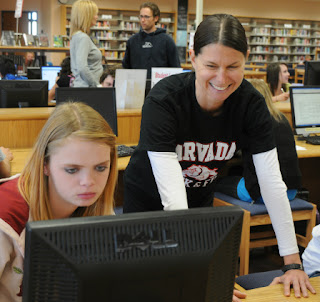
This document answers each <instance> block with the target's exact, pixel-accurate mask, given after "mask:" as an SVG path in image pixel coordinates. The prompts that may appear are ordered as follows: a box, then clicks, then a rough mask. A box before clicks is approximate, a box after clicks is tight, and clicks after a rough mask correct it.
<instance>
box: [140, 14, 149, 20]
mask: <svg viewBox="0 0 320 302" xmlns="http://www.w3.org/2000/svg"><path fill="white" fill-rule="evenodd" d="M151 17H152V16H146V15H140V16H139V19H140V20H141V19H146V20H149V19H150V18H151Z"/></svg>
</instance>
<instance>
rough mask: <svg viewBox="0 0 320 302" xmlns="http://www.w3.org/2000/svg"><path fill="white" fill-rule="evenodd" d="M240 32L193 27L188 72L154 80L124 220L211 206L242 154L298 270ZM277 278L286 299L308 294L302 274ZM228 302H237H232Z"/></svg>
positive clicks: (236, 25)
mask: <svg viewBox="0 0 320 302" xmlns="http://www.w3.org/2000/svg"><path fill="white" fill-rule="evenodd" d="M248 55H249V52H248V45H247V38H246V35H245V30H244V28H243V26H242V25H241V23H240V22H239V20H238V19H236V18H235V17H233V16H231V15H226V14H216V15H212V16H209V17H207V18H205V19H204V20H203V21H202V22H201V24H200V25H199V26H198V28H197V31H196V33H195V37H194V47H193V49H191V50H190V59H191V62H192V65H193V68H194V70H195V72H191V73H181V74H177V75H173V76H170V77H167V78H165V79H163V80H161V81H160V82H159V83H157V85H155V86H154V87H153V89H152V90H151V91H150V93H149V95H148V97H147V98H146V101H145V102H144V105H143V109H142V120H141V131H140V140H139V144H138V147H137V149H136V150H135V152H134V154H133V155H132V156H131V159H130V162H129V165H128V167H127V169H126V171H125V175H124V208H123V209H124V212H126V213H127V212H139V211H140V212H141V211H152V210H161V209H164V210H175V209H187V208H192V207H206V206H212V203H213V198H214V181H215V179H216V177H217V175H218V173H220V169H221V168H222V167H223V166H224V165H225V164H226V162H227V161H228V160H230V159H231V158H232V157H233V155H234V153H235V152H236V151H237V150H239V149H241V150H242V152H243V154H253V155H252V160H253V163H254V166H255V169H256V173H257V177H258V182H259V186H260V189H261V194H262V197H263V200H264V202H265V204H266V205H267V208H268V211H269V214H270V217H271V221H272V224H273V228H274V229H275V233H276V236H277V239H278V246H279V251H280V255H281V256H283V257H284V263H285V265H289V264H296V266H299V265H301V259H300V256H299V249H298V246H297V241H296V235H295V230H294V225H293V220H292V214H291V209H290V204H289V201H288V197H287V193H286V186H285V184H284V182H283V180H282V177H281V173H280V169H279V162H278V159H277V150H276V145H275V142H274V137H273V131H272V120H271V117H270V113H269V111H268V108H267V106H266V103H265V101H264V99H263V97H262V95H261V94H260V93H259V92H258V91H257V90H256V89H254V88H253V87H252V85H251V84H250V83H248V82H247V81H246V80H245V79H243V76H244V66H245V62H246V59H247V57H248ZM289 268H290V267H288V266H286V267H285V269H288V270H287V272H286V273H285V274H284V276H283V277H282V279H281V281H282V282H283V283H284V293H285V295H290V285H291V284H294V290H295V295H296V296H300V295H301V293H302V295H303V296H306V295H307V290H306V289H309V290H311V291H312V292H314V289H313V287H312V286H311V284H310V282H309V280H308V276H307V275H306V273H305V272H303V271H302V270H297V269H295V270H293V269H289ZM234 301H238V298H237V297H234Z"/></svg>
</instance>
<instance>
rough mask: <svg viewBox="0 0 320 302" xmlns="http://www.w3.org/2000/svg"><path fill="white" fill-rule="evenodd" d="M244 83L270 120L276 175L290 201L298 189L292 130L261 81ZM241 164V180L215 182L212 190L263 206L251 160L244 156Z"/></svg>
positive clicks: (298, 176)
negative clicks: (262, 101)
mask: <svg viewBox="0 0 320 302" xmlns="http://www.w3.org/2000/svg"><path fill="white" fill-rule="evenodd" d="M248 81H249V82H250V83H251V84H252V86H253V87H254V88H255V89H257V90H258V91H259V92H260V93H261V94H262V96H263V97H264V99H265V101H266V104H267V107H268V109H269V112H270V115H271V118H272V129H273V133H274V138H275V143H276V147H277V154H278V160H279V164H280V172H281V175H282V179H283V181H284V183H285V184H286V186H287V195H288V199H289V200H293V199H294V198H295V197H296V195H297V191H298V189H299V188H300V187H301V172H300V169H299V163H298V156H297V151H296V144H295V140H294V135H293V132H292V128H291V126H290V124H289V122H288V120H287V119H286V117H285V116H284V115H283V114H282V113H281V112H280V111H279V110H278V108H276V107H275V105H274V103H273V101H272V95H271V92H270V89H269V87H268V85H267V84H266V82H265V81H264V80H261V79H251V80H248ZM243 160H244V161H245V162H246V163H247V164H246V165H244V170H243V176H237V175H234V176H226V177H222V178H221V179H218V180H217V183H216V185H215V189H216V191H217V192H221V193H225V194H227V195H230V196H233V197H235V198H238V199H240V200H242V201H247V202H255V203H263V202H264V201H263V199H262V197H261V192H260V187H259V183H258V178H257V175H256V171H255V167H254V164H253V161H252V156H244V157H243Z"/></svg>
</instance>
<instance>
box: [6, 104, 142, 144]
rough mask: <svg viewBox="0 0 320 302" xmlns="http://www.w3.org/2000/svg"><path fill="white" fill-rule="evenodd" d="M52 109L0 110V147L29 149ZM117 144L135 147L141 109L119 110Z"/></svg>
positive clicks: (138, 135)
mask: <svg viewBox="0 0 320 302" xmlns="http://www.w3.org/2000/svg"><path fill="white" fill-rule="evenodd" d="M54 109H55V108H54V107H46V108H1V109H0V129H1V131H0V145H1V146H5V147H7V148H31V147H32V146H33V144H34V142H35V141H36V138H37V136H38V134H39V132H40V131H41V129H42V127H43V125H44V124H45V123H46V121H47V119H48V117H49V115H50V113H51V112H52V111H53V110H54ZM117 112H118V137H117V144H132V145H137V144H138V141H139V137H140V123H141V109H119V110H118V111H117Z"/></svg>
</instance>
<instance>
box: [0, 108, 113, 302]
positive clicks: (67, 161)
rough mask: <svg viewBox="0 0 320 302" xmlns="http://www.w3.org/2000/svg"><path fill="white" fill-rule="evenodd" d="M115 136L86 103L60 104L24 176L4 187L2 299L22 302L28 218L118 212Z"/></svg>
mask: <svg viewBox="0 0 320 302" xmlns="http://www.w3.org/2000/svg"><path fill="white" fill-rule="evenodd" d="M116 181H117V153H116V149H115V135H114V134H113V132H112V130H111V128H110V126H109V125H108V123H107V122H106V121H105V119H104V118H103V117H102V116H101V115H100V114H99V113H98V112H96V111H95V110H93V109H92V108H91V107H89V106H87V105H85V104H83V103H80V102H79V103H65V104H62V105H59V106H57V108H56V109H55V110H54V111H53V113H52V114H51V116H50V117H49V119H48V121H47V123H46V124H45V125H44V127H43V129H42V130H41V133H40V135H39V138H38V140H37V142H36V143H35V145H34V147H33V150H32V152H31V157H30V159H29V161H28V162H27V164H26V166H25V167H24V169H23V171H22V173H21V175H20V177H16V178H14V179H11V180H9V181H7V182H4V183H2V184H1V185H0V255H1V256H0V301H10V302H11V301H13V302H16V301H17V302H18V301H20V302H21V296H20V286H21V284H22V277H23V258H24V242H25V237H24V235H25V232H24V229H25V225H26V223H27V222H28V221H29V220H33V221H38V220H48V219H60V218H66V217H84V216H100V215H110V214H113V213H114V212H113V195H114V189H115V184H116Z"/></svg>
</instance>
